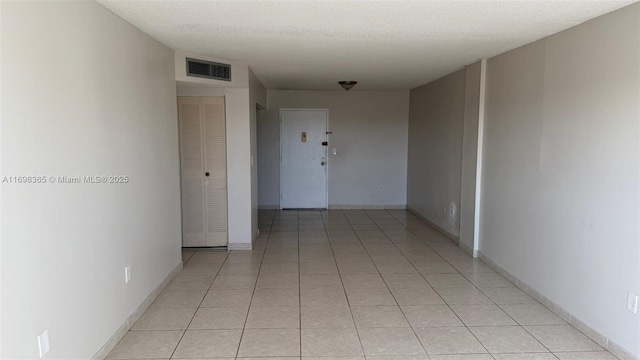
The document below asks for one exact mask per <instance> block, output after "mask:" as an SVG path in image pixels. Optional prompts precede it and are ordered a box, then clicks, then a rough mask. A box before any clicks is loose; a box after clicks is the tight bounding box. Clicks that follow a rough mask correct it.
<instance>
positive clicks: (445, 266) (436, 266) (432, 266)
mask: <svg viewBox="0 0 640 360" xmlns="http://www.w3.org/2000/svg"><path fill="white" fill-rule="evenodd" d="M415 268H416V269H417V270H418V272H419V273H421V274H457V273H458V270H456V269H454V268H453V266H451V265H449V263H446V262H434V263H426V264H420V265H415Z"/></svg>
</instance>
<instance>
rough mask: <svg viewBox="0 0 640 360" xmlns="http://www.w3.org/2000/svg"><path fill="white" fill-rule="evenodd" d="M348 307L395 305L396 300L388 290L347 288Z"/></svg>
mask: <svg viewBox="0 0 640 360" xmlns="http://www.w3.org/2000/svg"><path fill="white" fill-rule="evenodd" d="M345 290H346V292H347V298H348V299H349V305H351V306H357V305H397V304H396V300H395V299H394V297H393V295H391V292H390V291H389V290H388V289H384V288H379V289H359V288H355V289H354V288H347V289H345Z"/></svg>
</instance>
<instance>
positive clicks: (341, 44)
mask: <svg viewBox="0 0 640 360" xmlns="http://www.w3.org/2000/svg"><path fill="white" fill-rule="evenodd" d="M98 1H99V2H100V3H101V4H103V5H104V6H105V7H107V8H108V9H110V10H111V11H113V12H114V13H116V14H118V15H119V16H121V17H123V18H124V19H126V20H127V21H129V22H130V23H132V24H133V25H135V26H136V27H138V28H140V29H141V30H142V31H144V32H146V33H147V34H149V35H151V36H152V37H154V38H156V39H157V40H159V41H161V42H162V43H164V44H166V45H167V46H169V47H171V48H173V49H176V50H182V51H185V52H190V53H195V54H201V55H204V56H210V57H215V58H221V59H226V60H229V61H230V62H240V63H244V64H248V65H249V66H250V67H251V68H252V69H253V71H254V72H255V74H256V76H257V77H258V78H259V79H260V80H261V81H262V82H263V84H264V85H265V86H266V87H267V88H269V89H310V90H311V89H313V90H338V89H340V88H339V86H338V84H337V82H338V81H339V80H357V81H358V82H359V83H358V85H357V86H356V87H355V88H354V90H391V89H411V88H414V87H417V86H420V85H422V84H425V83H427V82H429V81H432V80H435V79H437V78H439V77H441V76H443V75H446V74H448V73H450V72H452V71H454V70H457V69H460V68H462V67H463V66H464V65H467V64H470V63H473V62H474V61H476V60H478V59H481V58H484V57H491V56H494V55H497V54H500V53H503V52H505V51H507V50H511V49H514V48H516V47H519V46H521V45H524V44H527V43H529V42H532V41H534V40H537V39H540V38H543V37H545V36H547V35H550V34H553V33H556V32H558V31H561V30H564V29H567V28H569V27H572V26H574V25H577V24H579V23H581V22H584V21H586V20H589V19H591V18H594V17H596V16H599V15H602V14H605V13H607V12H610V11H613V10H615V9H618V8H620V7H622V6H625V5H627V4H630V3H632V2H634V1H368V2H360V1H358V2H356V1H154V0H151V1H133V0H131V1H121V0H120V1H118V0H116V1H114V0H98Z"/></svg>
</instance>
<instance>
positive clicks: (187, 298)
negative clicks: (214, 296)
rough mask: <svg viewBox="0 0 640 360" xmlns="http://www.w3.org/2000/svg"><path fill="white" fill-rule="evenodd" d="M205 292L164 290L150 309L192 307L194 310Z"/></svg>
mask: <svg viewBox="0 0 640 360" xmlns="http://www.w3.org/2000/svg"><path fill="white" fill-rule="evenodd" d="M206 292H207V291H206V290H176V291H168V290H165V291H163V292H161V293H160V295H158V297H157V298H156V300H155V301H154V302H153V303H152V304H151V306H149V307H150V308H170V307H192V308H196V307H198V306H199V305H200V302H202V298H203V297H204V295H205V294H206Z"/></svg>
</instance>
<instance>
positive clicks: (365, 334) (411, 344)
mask: <svg viewBox="0 0 640 360" xmlns="http://www.w3.org/2000/svg"><path fill="white" fill-rule="evenodd" d="M358 333H359V334H360V341H361V342H362V347H363V349H364V352H365V355H366V356H367V357H369V356H377V355H424V354H425V351H424V348H423V347H422V346H421V345H420V342H419V341H418V339H417V338H416V335H415V334H414V332H413V331H412V330H411V329H409V328H361V329H358Z"/></svg>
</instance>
